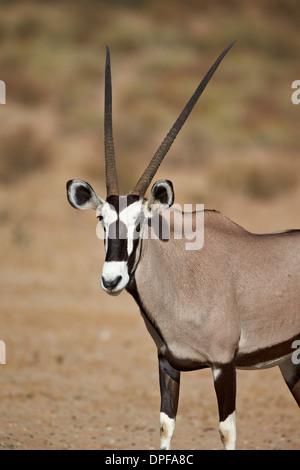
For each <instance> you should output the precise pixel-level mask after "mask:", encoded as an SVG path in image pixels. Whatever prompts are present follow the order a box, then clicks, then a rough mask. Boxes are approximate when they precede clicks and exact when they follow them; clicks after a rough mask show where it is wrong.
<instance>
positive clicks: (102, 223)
mask: <svg viewBox="0 0 300 470" xmlns="http://www.w3.org/2000/svg"><path fill="white" fill-rule="evenodd" d="M98 219H99V222H101V225H102V227H103V229H104V232H105V231H106V229H105V226H104V222H103V217H102V215H98Z"/></svg>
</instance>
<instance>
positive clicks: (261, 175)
mask: <svg viewBox="0 0 300 470" xmlns="http://www.w3.org/2000/svg"><path fill="white" fill-rule="evenodd" d="M295 163H296V162H295ZM298 173H299V172H298V168H296V165H295V164H293V162H292V163H291V162H287V161H280V162H278V161H274V162H271V161H269V162H266V161H265V162H264V163H263V164H262V163H261V164H258V162H257V161H256V162H253V163H250V162H244V163H236V162H234V163H232V164H231V165H230V164H229V165H228V166H227V167H224V166H220V167H218V168H215V170H214V171H213V172H212V174H211V184H212V185H213V186H214V187H215V186H217V187H218V188H220V189H226V190H229V191H230V192H232V193H234V194H241V195H244V196H246V197H249V198H252V199H272V198H276V197H278V196H281V195H283V194H285V193H287V192H289V191H292V190H293V189H295V187H296V186H297V184H298Z"/></svg>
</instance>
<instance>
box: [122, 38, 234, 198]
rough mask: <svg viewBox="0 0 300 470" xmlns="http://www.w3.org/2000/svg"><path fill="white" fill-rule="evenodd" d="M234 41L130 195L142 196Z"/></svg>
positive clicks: (213, 67)
mask: <svg viewBox="0 0 300 470" xmlns="http://www.w3.org/2000/svg"><path fill="white" fill-rule="evenodd" d="M234 43H235V41H234V42H233V43H232V44H230V45H229V46H228V47H227V48H226V49H225V50H224V51H223V52H222V54H221V55H220V56H219V57H218V58H217V60H216V61H215V63H214V64H213V65H212V67H211V68H210V69H209V71H208V72H207V74H206V75H205V77H204V78H203V80H202V82H201V83H200V85H199V86H198V88H197V89H196V91H195V92H194V94H193V96H192V97H191V99H190V100H189V101H188V103H187V104H186V106H185V107H184V109H183V110H182V112H181V114H180V115H179V117H178V119H177V120H176V121H175V123H174V124H173V126H172V127H171V129H170V131H169V132H168V134H167V135H166V137H165V138H164V140H163V142H162V143H161V144H160V146H159V148H158V150H157V151H156V153H155V154H154V156H153V157H152V160H151V161H150V163H149V165H148V167H147V168H146V170H145V171H144V173H143V174H142V176H141V177H140V179H139V181H138V182H137V184H136V186H135V188H134V189H133V190H132V191H131V193H132V194H137V195H139V196H142V197H143V196H144V195H145V193H146V191H147V189H148V187H149V185H150V183H151V181H152V179H153V177H154V175H155V173H156V172H157V170H158V167H159V165H160V164H161V162H162V161H163V159H164V157H165V156H166V154H167V152H168V151H169V149H170V147H171V145H172V144H173V142H174V140H175V139H176V137H177V134H178V132H179V131H180V129H181V128H182V126H183V124H184V123H185V121H186V120H187V118H188V116H189V114H190V112H191V111H192V109H193V107H194V106H195V104H196V103H197V101H198V99H199V97H200V96H201V94H202V93H203V91H204V89H205V87H206V85H207V84H208V82H209V80H210V79H211V77H212V76H213V74H214V73H215V71H216V69H217V67H218V65H219V64H220V62H221V61H222V59H223V58H224V57H225V55H226V54H227V52H228V51H229V49H231V47H232V46H233V44H234Z"/></svg>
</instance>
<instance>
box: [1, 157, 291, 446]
mask: <svg viewBox="0 0 300 470" xmlns="http://www.w3.org/2000/svg"><path fill="white" fill-rule="evenodd" d="M72 176H75V177H76V175H73V174H70V169H69V168H64V166H63V165H61V170H60V171H58V170H57V169H56V170H53V171H52V170H51V169H50V170H49V171H48V172H44V173H40V174H37V175H36V176H35V177H34V178H28V179H26V178H25V179H24V181H23V182H22V185H18V186H17V187H16V186H15V187H14V190H13V191H12V190H9V191H8V189H7V188H5V189H2V190H1V191H2V192H1V194H0V196H1V198H0V199H1V200H2V201H7V204H4V203H3V204H2V211H1V259H2V269H1V291H2V294H1V310H0V319H1V330H0V331H1V334H0V339H2V340H3V341H5V344H6V348H7V357H6V362H7V363H6V364H5V365H1V366H0V416H1V420H0V448H2V449H129V450H132V449H157V448H158V445H159V431H158V420H159V406H160V403H159V386H158V374H157V359H156V351H155V346H154V344H153V343H152V340H151V338H150V336H149V335H148V333H147V331H146V329H145V326H144V324H143V321H142V319H141V317H140V315H139V312H138V309H137V307H136V305H135V303H134V301H133V300H132V299H131V298H130V296H129V295H128V294H127V293H123V294H121V295H120V296H118V297H116V298H111V297H109V296H107V295H106V294H105V293H103V292H102V291H101V289H100V286H99V278H100V272H101V263H102V261H103V247H102V243H100V242H99V240H98V239H97V237H96V235H95V217H94V215H93V214H91V213H89V212H88V211H87V212H77V211H75V210H73V209H72V208H70V207H69V206H68V204H67V202H66V199H65V189H64V186H65V181H66V180H67V179H68V178H69V177H72ZM174 179H175V180H176V179H177V177H176V174H174ZM179 189H180V188H179ZM179 194H180V190H179ZM297 201H299V194H297V195H293V198H291V199H290V200H289V201H288V200H283V201H281V202H277V206H276V203H275V204H273V211H274V213H273V215H275V214H276V213H277V214H278V211H279V213H280V207H279V205H280V204H287V203H288V204H289V205H290V206H292V210H293V204H295V205H296V204H297ZM11 208H13V209H14V211H10V209H11ZM219 208H220V207H219ZM227 210H228V212H230V214H228V215H231V214H232V215H235V220H239V221H240V222H246V219H247V218H248V220H250V221H251V220H255V218H254V217H253V219H251V217H250V216H249V214H250V215H251V207H250V209H249V211H250V212H248V213H247V214H245V215H244V216H243V215H242V214H243V211H242V209H241V208H240V205H238V206H237V207H236V208H235V207H234V204H233V206H232V207H230V205H227ZM252 210H253V213H254V207H252ZM294 213H295V212H294ZM256 217H257V219H256V223H257V224H258V225H261V226H262V227H263V228H264V224H265V225H266V224H267V222H266V217H265V213H264V211H263V209H262V210H261V212H259V211H256ZM275 222H276V221H275ZM298 222H299V220H298ZM291 223H292V219H290V220H287V219H286V220H285V218H284V217H283V218H281V219H280V218H279V217H278V218H277V226H278V228H279V229H280V228H282V227H281V225H282V224H287V226H290V225H291ZM248 227H249V225H248ZM252 227H254V225H253V226H251V224H250V227H249V228H252ZM237 426H238V448H239V449H299V441H300V439H299V438H300V434H299V409H298V406H297V405H296V403H295V402H294V400H293V398H292V396H291V395H290V393H289V392H288V389H287V388H286V385H285V383H284V382H283V380H282V378H281V375H280V372H279V369H278V368H275V369H269V370H267V371H259V372H254V371H250V372H246V371H240V372H239V373H238V398H237ZM217 427H218V417H217V407H216V399H215V394H214V389H213V383H212V378H211V373H210V371H199V372H192V373H183V375H182V383H181V398H180V403H179V412H178V420H177V427H176V430H175V435H174V439H173V449H222V445H221V442H220V440H219V436H218V430H217Z"/></svg>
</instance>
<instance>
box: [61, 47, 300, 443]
mask: <svg viewBox="0 0 300 470" xmlns="http://www.w3.org/2000/svg"><path fill="white" fill-rule="evenodd" d="M232 45H233V43H232V44H230V45H229V46H228V47H227V48H226V49H225V50H224V51H223V52H222V54H221V55H220V56H219V57H218V59H217V60H216V61H215V63H214V64H213V65H212V67H211V68H210V70H209V71H208V73H207V74H206V76H205V77H204V79H203V80H202V81H201V83H200V84H199V86H198V87H197V89H196V91H195V92H194V94H193V95H192V97H191V98H190V100H189V101H188V103H187V104H186V106H185V107H184V109H183V111H182V112H181V114H180V115H179V117H178V119H177V120H176V121H175V123H174V125H173V126H172V127H171V129H170V131H169V133H168V134H167V136H166V137H165V139H164V140H163V142H162V143H161V145H160V146H159V148H158V150H157V151H156V153H155V154H154V156H153V158H152V159H151V161H150V163H149V165H148V167H147V168H146V170H145V171H144V173H143V174H142V176H141V177H140V179H139V180H138V182H137V184H136V186H135V187H134V189H133V190H132V191H131V192H130V194H128V195H125V196H120V195H119V187H118V177H117V171H116V163H115V153H114V142H113V131H112V91H111V66H110V52H109V49H108V47H106V65H105V106H104V107H105V111H104V134H105V139H104V147H105V167H106V187H107V196H106V199H102V198H101V197H100V196H98V195H97V194H96V193H95V191H94V190H93V189H92V187H91V186H90V185H89V184H88V183H86V182H84V181H81V180H76V179H75V180H70V181H68V183H67V196H68V200H69V202H70V204H71V205H72V206H73V207H75V208H76V209H93V210H95V211H96V216H97V217H98V218H99V221H100V222H99V224H100V225H101V226H102V227H103V230H104V231H103V232H102V233H103V239H104V246H105V262H104V265H103V270H102V275H101V287H102V289H103V290H104V291H105V292H107V293H108V294H111V295H117V294H120V292H121V291H122V290H124V289H125V290H127V292H129V293H130V294H131V295H132V296H133V297H134V299H135V301H136V303H137V304H138V307H139V308H140V311H141V314H142V317H143V319H144V322H145V324H146V327H147V329H148V331H149V333H150V335H151V336H152V338H153V340H154V342H155V344H156V346H157V352H158V362H159V382H160V393H161V408H160V448H161V449H169V448H170V445H171V439H172V435H173V432H174V428H175V419H176V413H177V407H178V398H179V385H180V372H181V371H191V370H196V369H203V368H207V367H210V368H211V370H212V375H213V380H214V387H215V391H216V396H217V401H218V410H219V432H220V436H221V440H222V442H223V444H224V447H225V449H234V448H235V445H236V424H235V400H236V369H237V368H241V369H262V368H266V367H272V366H275V365H279V367H280V370H281V372H282V375H283V377H284V379H285V381H286V383H287V385H288V387H289V389H290V391H291V393H292V394H293V396H294V398H295V400H296V402H297V404H298V405H299V406H300V360H293V357H294V359H295V354H294V355H293V353H294V351H295V347H296V346H299V345H300V341H299V339H300V230H289V231H286V232H282V233H271V234H263V235H262V234H260V235H258V234H254V233H250V232H248V231H247V230H245V229H244V228H242V227H241V226H239V225H237V224H236V223H234V222H232V221H231V220H229V219H228V218H226V217H225V216H224V215H222V214H221V213H220V212H217V211H214V210H200V211H190V212H184V211H180V210H179V209H177V208H176V209H173V208H171V206H172V205H173V203H174V191H173V186H172V183H171V182H170V181H168V180H160V181H157V182H156V183H155V184H154V185H153V186H152V189H151V192H150V196H149V198H148V199H146V198H145V197H144V196H145V194H146V191H147V189H148V187H149V186H150V183H151V181H152V179H153V177H154V175H155V174H156V172H157V170H158V167H159V165H160V164H161V162H162V160H163V158H164V157H165V155H166V154H167V152H168V150H169V149H170V147H171V145H172V143H173V142H174V140H175V138H176V136H177V134H178V133H179V131H180V129H181V127H182V126H183V124H184V123H185V121H186V119H187V118H188V116H189V114H190V112H191V111H192V109H193V107H194V106H195V104H196V102H197V100H198V98H199V97H200V95H201V94H202V92H203V90H204V89H205V87H206V85H207V84H208V82H209V80H210V78H211V77H212V76H213V74H214V72H215V70H216V69H217V67H218V66H219V64H220V62H221V61H222V59H223V58H224V56H225V55H226V54H227V52H228V51H229V50H230V48H231V47H232ZM170 214H171V215H172V217H170ZM197 217H198V219H199V220H203V224H201V223H197V220H198V219H197ZM201 217H202V219H201ZM154 220H155V221H156V224H158V229H157V227H156V229H155V227H154V226H155V224H154ZM182 224H185V226H187V225H190V227H192V230H193V233H194V234H195V236H196V235H197V234H198V231H199V232H200V231H201V232H202V234H203V230H204V243H203V244H201V247H200V249H196V250H193V249H186V239H185V238H184V237H183V236H181V237H180V236H178V233H177V232H178V231H180V230H178V227H179V228H180V227H182ZM164 225H167V227H168V230H167V232H168V236H165V235H162V234H161V232H162V231H163V230H162V229H163V228H164ZM154 232H155V233H154ZM181 233H182V231H181Z"/></svg>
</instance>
